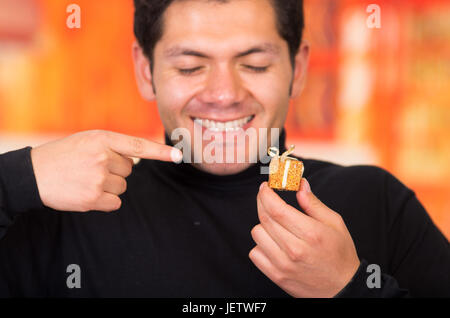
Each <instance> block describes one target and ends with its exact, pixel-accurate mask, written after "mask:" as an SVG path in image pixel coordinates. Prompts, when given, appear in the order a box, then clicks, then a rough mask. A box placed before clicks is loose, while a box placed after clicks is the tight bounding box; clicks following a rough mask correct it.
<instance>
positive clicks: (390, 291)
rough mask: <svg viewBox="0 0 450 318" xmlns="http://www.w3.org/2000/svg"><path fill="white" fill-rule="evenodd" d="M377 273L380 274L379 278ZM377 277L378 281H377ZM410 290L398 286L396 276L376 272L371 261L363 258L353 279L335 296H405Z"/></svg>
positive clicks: (407, 295)
mask: <svg viewBox="0 0 450 318" xmlns="http://www.w3.org/2000/svg"><path fill="white" fill-rule="evenodd" d="M376 275H379V277H378V278H377V277H376ZM377 279H378V282H379V283H377ZM409 296H410V295H409V292H408V291H407V290H405V289H402V288H400V287H399V286H398V283H397V281H396V280H395V278H394V277H392V276H389V275H387V274H385V273H382V272H381V271H380V272H376V271H375V270H373V269H371V268H370V267H369V263H368V262H367V261H366V260H365V259H362V260H361V264H360V265H359V267H358V270H357V271H356V273H355V275H354V276H353V278H352V280H351V281H350V282H349V283H348V284H347V286H346V287H345V288H344V289H343V290H341V291H340V292H339V293H338V294H337V295H336V296H335V298H357V297H358V298H359V297H361V298H404V297H409Z"/></svg>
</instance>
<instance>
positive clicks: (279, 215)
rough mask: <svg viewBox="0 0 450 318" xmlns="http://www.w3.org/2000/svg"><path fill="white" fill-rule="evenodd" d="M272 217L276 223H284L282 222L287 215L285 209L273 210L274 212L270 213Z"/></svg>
mask: <svg viewBox="0 0 450 318" xmlns="http://www.w3.org/2000/svg"><path fill="white" fill-rule="evenodd" d="M270 216H271V217H272V218H273V219H274V220H275V221H282V220H283V219H284V218H285V214H284V210H283V208H278V209H272V210H271V211H270Z"/></svg>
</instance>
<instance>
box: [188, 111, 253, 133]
mask: <svg viewBox="0 0 450 318" xmlns="http://www.w3.org/2000/svg"><path fill="white" fill-rule="evenodd" d="M253 118H255V115H251V116H248V117H242V118H239V119H236V120H230V121H215V120H211V119H205V118H193V120H194V122H195V123H197V124H199V125H201V126H203V127H205V128H206V129H209V130H211V131H214V132H224V131H225V132H228V131H231V132H232V131H239V130H240V129H242V128H243V127H244V126H245V125H246V124H248V123H249V122H251V121H252V120H253Z"/></svg>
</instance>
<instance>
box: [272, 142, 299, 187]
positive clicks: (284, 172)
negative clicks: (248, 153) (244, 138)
mask: <svg viewBox="0 0 450 318" xmlns="http://www.w3.org/2000/svg"><path fill="white" fill-rule="evenodd" d="M294 148H295V146H294V145H292V146H290V147H289V149H288V150H287V151H286V152H284V153H283V154H282V155H281V156H280V151H279V150H278V148H276V147H271V148H269V150H268V152H267V153H268V154H269V156H271V157H272V160H271V161H270V165H269V187H271V188H272V189H277V190H284V191H298V190H299V189H300V181H301V180H302V176H303V171H304V166H303V162H301V161H299V160H298V159H297V158H293V157H289V155H290V154H291V153H292V152H294Z"/></svg>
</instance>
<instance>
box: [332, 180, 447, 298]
mask: <svg viewBox="0 0 450 318" xmlns="http://www.w3.org/2000/svg"><path fill="white" fill-rule="evenodd" d="M382 189H383V192H384V195H383V199H381V201H380V202H383V206H382V210H383V211H382V212H380V215H379V217H382V218H383V220H385V222H386V224H385V227H384V232H383V235H385V236H386V237H387V247H386V248H385V254H386V256H387V258H388V259H389V266H387V268H381V284H380V286H379V288H370V287H369V286H372V285H371V284H370V283H369V284H368V283H367V282H368V280H369V281H370V280H371V276H370V275H371V274H372V271H371V270H370V269H368V265H369V264H368V262H367V261H366V260H361V265H360V267H359V269H358V271H357V273H356V274H355V275H354V277H353V279H352V280H351V282H350V283H349V284H348V285H347V286H346V287H345V288H344V289H343V290H342V291H341V292H340V293H339V294H338V295H336V297H389V298H391V297H408V296H409V297H449V296H450V270H449V269H450V244H449V241H448V240H447V238H446V237H445V236H444V235H443V234H442V233H441V232H440V230H439V229H438V228H437V227H436V225H435V224H434V223H433V221H432V220H431V218H430V216H429V215H428V213H427V212H426V210H425V208H424V207H423V206H422V204H421V203H420V201H419V200H418V199H417V197H416V195H415V193H414V192H413V191H412V190H410V189H409V188H407V187H406V186H405V185H404V184H402V183H401V182H400V181H399V180H398V179H396V178H395V177H394V176H393V175H391V174H390V173H388V172H385V174H384V185H383V187H382Z"/></svg>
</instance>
